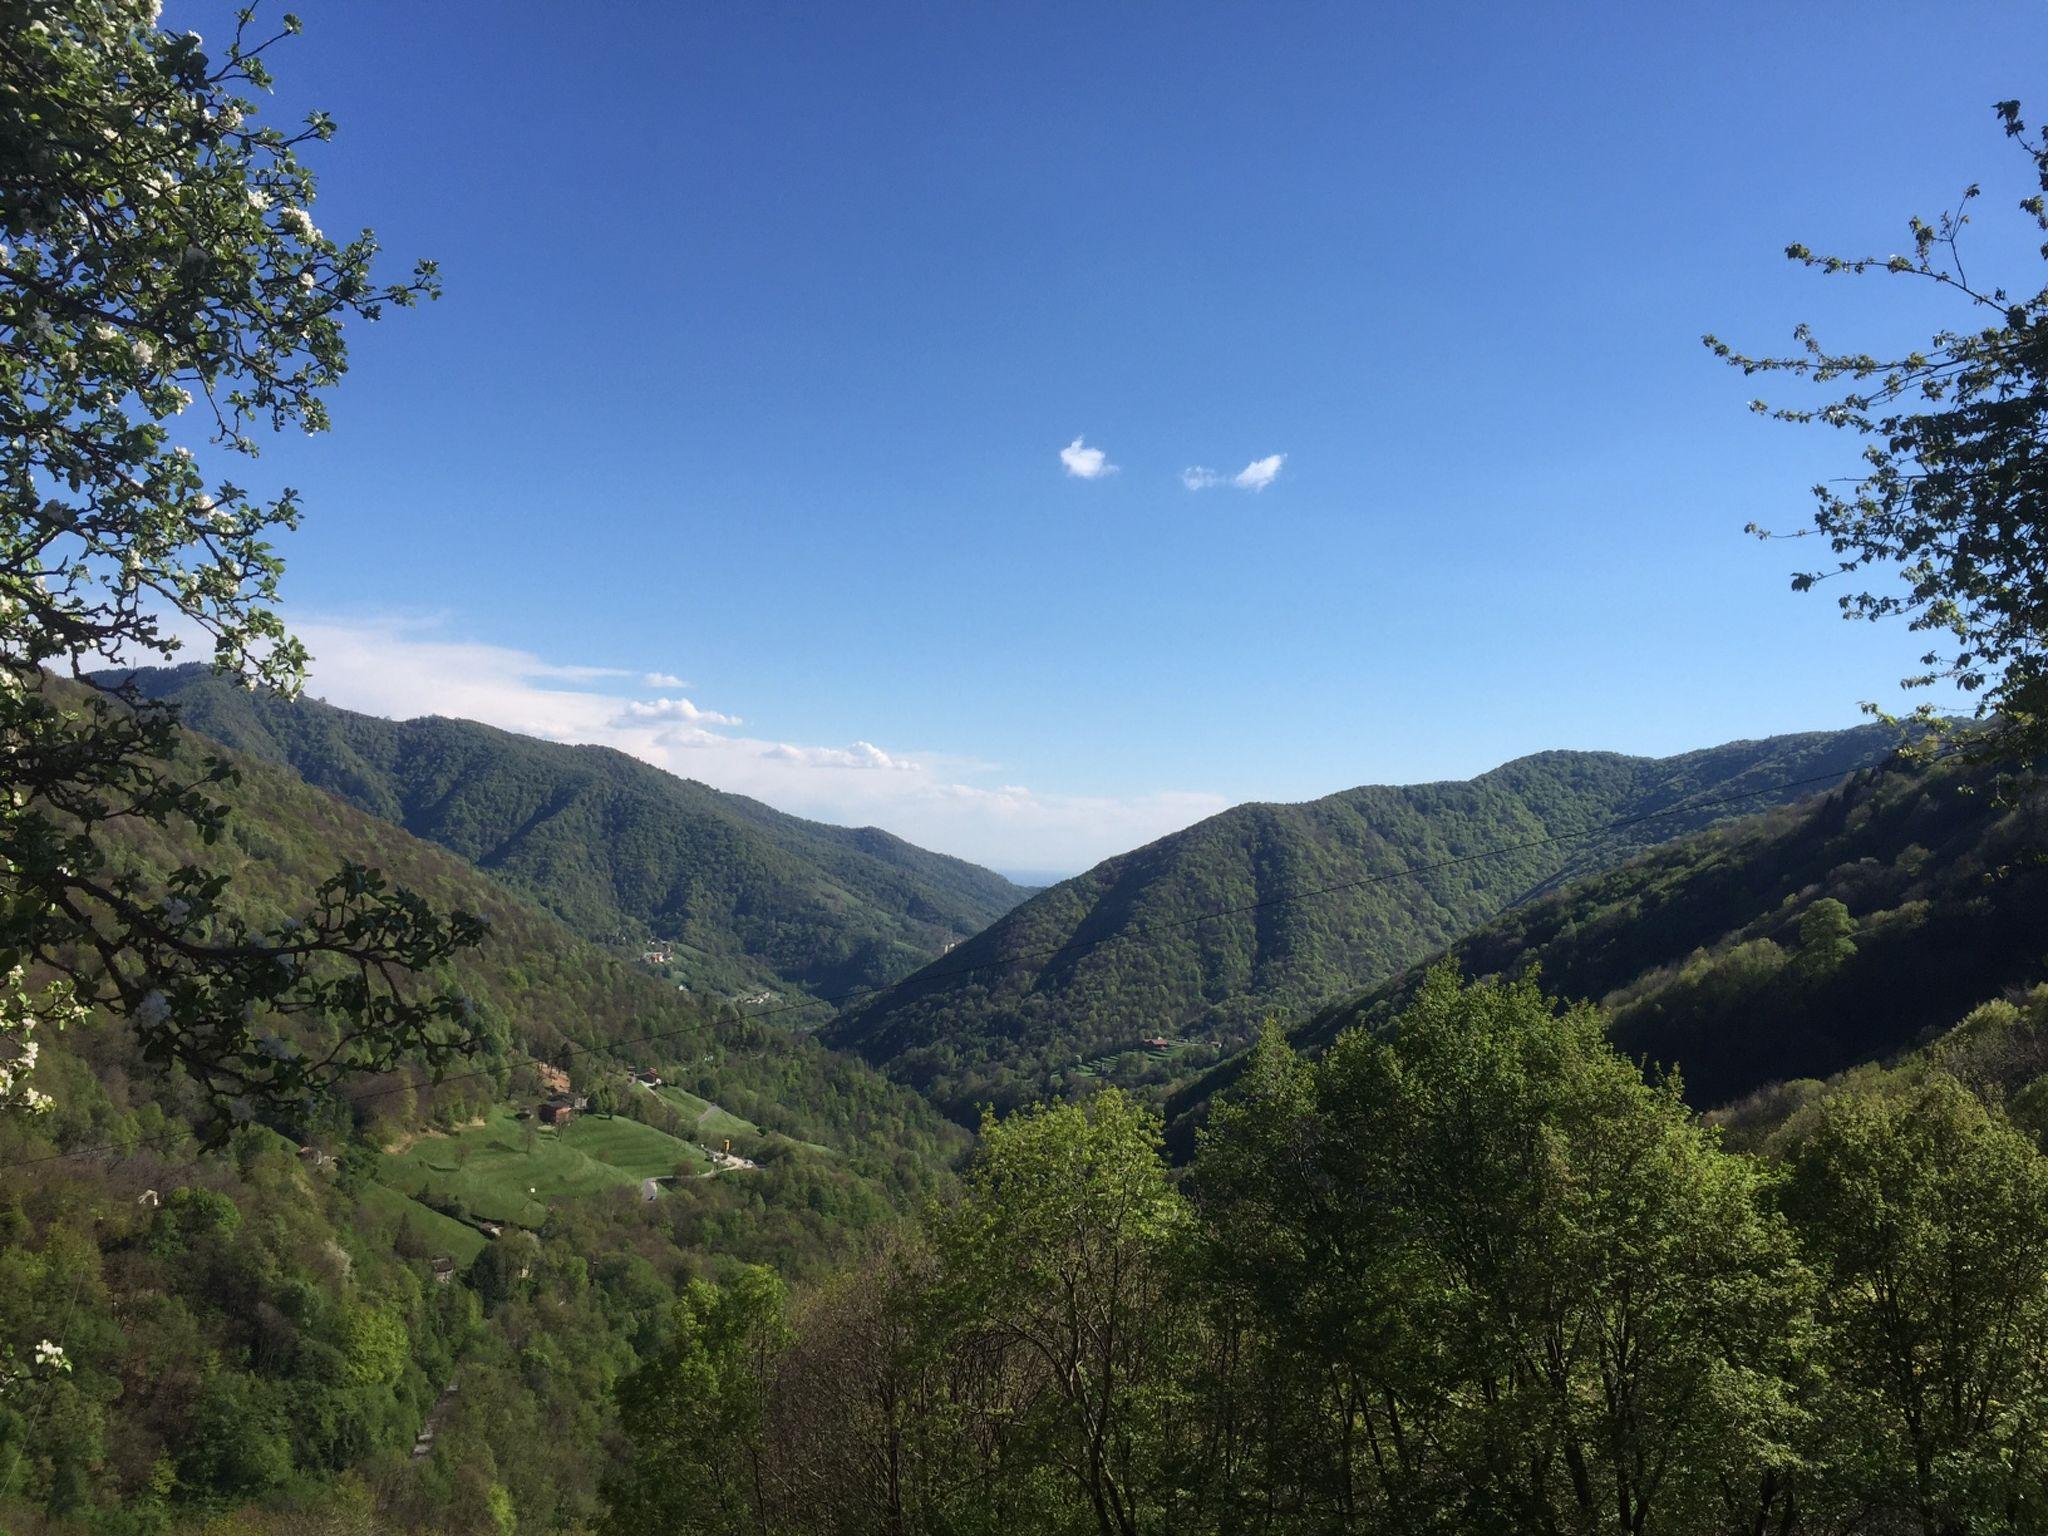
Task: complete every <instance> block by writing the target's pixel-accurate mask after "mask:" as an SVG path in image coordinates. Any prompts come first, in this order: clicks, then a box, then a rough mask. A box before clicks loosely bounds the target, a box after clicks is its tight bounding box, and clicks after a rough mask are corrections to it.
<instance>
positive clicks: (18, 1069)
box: [0, 0, 476, 1107]
mask: <svg viewBox="0 0 2048 1536" xmlns="http://www.w3.org/2000/svg"><path fill="white" fill-rule="evenodd" d="M155 23H156V7H155V6H153V5H146V4H143V3H142V0H95V3H88V4H80V5H61V6H60V5H55V4H48V3H39V0H16V3H13V4H10V5H8V6H6V7H5V8H4V9H0V336H4V338H5V344H4V346H0V487H4V493H0V494H4V500H0V751H4V753H5V756H6V761H7V791H8V792H7V794H6V796H5V798H4V800H0V975H5V976H6V977H7V982H6V990H5V992H4V994H0V1009H4V1012H0V1038H11V1050H10V1055H11V1057H12V1060H11V1064H10V1066H9V1068H8V1072H7V1076H8V1082H7V1084H6V1088H5V1090H4V1091H5V1095H6V1098H7V1100H8V1101H10V1102H13V1103H17V1104H21V1105H28V1106H29V1107H33V1101H31V1100H30V1099H29V1097H28V1093H27V1091H26V1088H25V1085H24V1083H23V1082H22V1080H21V1079H22V1075H23V1072H24V1070H25V1067H26V1065H27V1064H28V1061H29V1059H30V1058H29V1053H28V1049H27V1047H28V1045H29V1044H30V1043H31V1042H30V1036H31V1033H32V1031H33V1029H34V1027H35V1026H36V1024H38V1023H41V1022H48V1023H53V1024H58V1025H62V1024H64V1023H68V1022H73V1021H76V1020H77V1019H78V1018H80V1017H82V1013H83V1010H84V1009H85V1008H86V1007H88V1006H90V1005H92V1004H95V1003H109V1004H112V1005H115V1006H118V1007H119V1008H121V1009H122V1010H123V1011H125V1012H127V1013H128V1014H130V1015H131V1016H132V1017H133V1018H134V1020H135V1027H136V1029H137V1031H138V1033H139V1034H140V1035H141V1037H142V1038H143V1039H144V1041H145V1043H146V1046H147V1049H148V1051H149V1053H150V1055H151V1058H152V1059H153V1060H155V1061H157V1062H159V1063H170V1062H176V1063H178V1064H179V1065H181V1066H182V1067H183V1068H185V1069H186V1071H188V1072H189V1073H191V1074H192V1075H193V1076H194V1077H195V1079H196V1080H198V1081H199V1082H200V1083H201V1084H203V1085H204V1086H205V1087H206V1088H207V1089H208V1090H209V1091H210V1092H212V1093H213V1094H214V1096H215V1097H216V1099H219V1100H226V1099H229V1098H231V1097H243V1096H258V1097H267V1098H270V1099H273V1100H275V1099H283V1098H290V1097H295V1096H298V1095H300V1094H302V1093H303V1092H304V1091H305V1090H306V1089H307V1088H309V1087H311V1086H314V1085H317V1084H318V1083H320V1082H323V1081H326V1080H328V1079H329V1078H331V1077H333V1076H336V1075H340V1074H344V1073H347V1072H350V1071H356V1070H361V1069H364V1068H371V1067H376V1066H380V1065H385V1064H388V1063H389V1062H390V1061H392V1060H394V1059H395V1058H396V1057H397V1056H399V1055H401V1054H408V1053H410V1054H418V1053H423V1052H424V1053H428V1054H445V1053H447V1052H450V1051H452V1050H453V1049H455V1048H456V1047H457V1046H458V1045H459V1044H460V1042H461V1041H462V1039H463V1038H464V1031H463V1029H462V1025H463V1024H464V1023H465V1020H464V1018H463V1016H462V1010H461V1005H460V1001H459V999H458V998H456V997H454V996H453V995H429V994H422V993H418V992H415V991H413V990H412V989H410V988H409V987H408V986H407V985H406V984H405V977H406V975H407V974H408V973H409V972H411V971H414V970H417V969H420V968H422V967H426V966H430V965H433V964H435V963H437V962H438V961H440V960H441V959H443V958H445V957H446V956H448V955H450V954H452V953H454V952H456V951H458V950H460V949H461V948H463V947H464V946H465V945H467V944H468V943H470V942H473V940H474V939H475V937H476V932H475V929H474V927H473V925H472V924H471V923H470V921H469V920H468V919H467V918H466V917H464V916H463V915H461V914H456V915H455V916H454V917H452V918H448V919H443V918H440V917H438V916H436V915H435V914H434V913H432V912H431V911H429V910H427V909H426V908H425V907H424V906H422V905H421V904H420V903H419V902H418V901H417V900H416V899H415V898H414V897H413V896H412V895H411V894H410V893H408V892H406V891H403V890H394V889H390V888H388V887H387V886H386V885H385V884H384V883H383V882H382V880H381V879H380V878H379V877H377V876H376V875H374V874H372V873H371V872H369V871H367V870H365V869H363V868H361V867H359V866H356V865H353V864H345V865H343V867H342V868H341V869H340V871H339V872H338V873H336V874H335V875H334V876H333V878H332V879H331V880H330V881H329V882H327V883H326V884H324V885H322V886H321V887H319V889H318V890H317V891H316V893H315V895H314V898H313V900H312V902H311V904H310V906H309V907H308V908H307V909H306V910H305V911H304V912H303V913H301V914H299V915H297V916H296V917H295V918H294V919H293V920H292V926H290V927H288V928H287V927H278V928H273V929H267V930H258V929H251V928H249V927H246V926H244V925H243V924H241V923H240V922H239V921H238V920H237V919H235V918H234V917H233V916H232V915H231V913H230V912H229V910H228V909H227V908H226V907H225V906H224V905H223V901H222V896H223V889H222V886H221V884H220V882H219V880H218V878H217V876H216V875H215V874H214V873H213V872H211V871H210V870H208V869H206V868H204V867H202V866H200V865H198V864H192V865H186V866H183V867H181V868H179V869H176V870H174V871H170V872H169V873H168V877H167V878H166V879H165V880H164V881H163V882H161V883H160V884H159V885H156V886H153V887H145V886H142V885H139V884H136V883H133V882H130V881H127V880H125V879H123V878H121V877H118V876H113V875H110V874H109V872H108V871H107V870H106V868H105V861H104V854H103V847H102V845H103V842H104V839H105V837H106V835H107V831H108V829H109V828H110V827H112V826H115V825H117V824H120V823H123V822H126V821H143V822H149V823H154V824H158V825H165V824H169V823H171V822H174V821H176V822H187V823H190V824H191V825H192V826H193V827H194V828H195V829H196V830H197V832H198V834H199V838H200V840H201V841H202V842H206V843H210V842H212V841H213V840H214V839H215V838H216V837H217V836H218V835H219V830H220V825H221V819H222V816H223V815H224V811H223V807H222V805H221V803H220V802H219V800H218V799H217V791H218V790H219V789H220V788H221V787H222V785H223V783H224V781H225V779H226V777H227V774H228V770H227V769H226V768H225V767H224V766H223V765H221V764H218V763H213V762H202V763H199V764H197V765H188V770H189V771H186V772H182V773H180V772H176V771H174V770H173V767H172V762H171V759H172V757H173V747H174V744H175V738H174V731H173V723H172V720H171V718H170V716H169V713H168V712H166V711H164V710H161V709H154V708H140V709H136V708H130V707H127V705H129V704H132V703H133V702H134V700H133V699H130V698H122V699H118V700H117V699H109V698H107V697H100V696H82V695H80V694H78V693H76V692H75V691H74V692H60V691H56V690H55V689H54V684H53V681H52V679H51V676H50V674H49V673H48V672H46V671H45V668H46V667H57V668H66V667H68V668H70V669H71V670H73V671H74V672H77V671H79V670H80V669H81V667H83V666H85V665H88V664H90V663H92V662H94V661H95V660H97V661H100V662H105V661H112V660H117V659H124V658H125V659H130V660H132V659H134V658H135V657H138V656H146V655H169V654H170V653H172V652H174V651H176V650H178V649H179V647H180V646H181V644H182V643H183V640H182V637H181V635H180V633H179V631H180V630H181V629H183V630H185V631H187V632H196V633H198V634H201V635H204V636H205V637H207V638H208V639H209V640H210V641H211V642H212V645H213V651H214V664H215V666H216V667H217V668H219V669H220V670H222V671H223V672H230V673H234V674H236V675H238V676H239V675H247V676H250V677H253V678H256V679H260V680H262V681H263V682H264V683H266V684H268V685H271V686H274V687H280V688H284V689H287V690H289V689H291V688H294V687H296V686H297V683H298V681H299V679H300V676H301V674H302V670H303V665H304V661H305V656H304V652H303V651H302V650H301V649H300V648H299V647H298V645H297V644H296V643H294V642H293V641H292V640H291V639H290V638H289V636H288V635H287V634H286V633H285V631H284V628H283V626H282V624H281V623H280V621H279V620H278V618H277V615H276V613H275V612H274V611H273V609H272V607H271V604H273V603H274V602H275V600H276V595H277V578H278V574H279V571H280V570H281V566H280V563H279V561H278V559H277V557H276V555H275V554H274V552H273V551H272V549H271V547H270V544H269V543H268V538H269V537H270V535H271V534H272V533H273V532H274V531H276V530H278V529H288V528H291V527H293V526H295V525H296V523H297V521H298V518H299V511H300V509H299V503H298V499H297V497H296V495H295V494H294V493H293V492H290V491H286V492H284V493H283V494H281V495H280V496H278V497H277V498H276V499H274V500H271V501H269V502H261V501H258V500H257V499H255V498H253V497H252V496H250V495H249V494H247V493H246V492H244V491H243V490H242V489H241V488H240V487H238V486H236V485H235V484H233V483H232V482H230V481H226V480H221V481H218V482H214V483H212V484H211V485H210V486H209V482H208V481H207V480H206V478H205V476H204V475H203V473H202V471H201V469H200V466H199V463H198V461H197V460H196V459H195V458H194V456H193V452H192V449H191V447H190V446H189V445H188V444H187V443H186V442H184V441H182V440H181V437H182V436H184V435H188V434H183V433H181V432H180V431H179V430H178V428H177V424H176V418H177V417H179V416H180V415H181V414H182V413H183V412H184V411H185V410H186V408H187V407H188V406H190V405H191V404H192V403H193V402H194V400H195V399H198V400H200V401H203V403H204V411H205V415H206V416H207V418H208V429H210V431H211V434H212V441H213V444H214V445H215V446H216V447H217V448H219V449H221V450H223V451H224V452H227V453H235V454H244V455H253V454H254V453H255V452H256V450H257V441H256V438H255V437H254V436H253V435H252V434H253V433H255V432H256V431H258V430H260V429H262V428H268V429H270V430H273V431H276V430H281V429H283V428H285V427H288V426H295V427H301V428H303V429H305V430H306V431H308V432H317V431H320V430H322V429H323V428H324V427H325V426H326V425H327V415H326V408H325V405H324V403H323V396H324V394H325V393H326V391H327V390H328V389H330V388H331V387H332V386H333V385H334V384H336V383H337V382H338V381H339V380H340V378H341V376H342V373H343V372H344V370H345V369H346V366H347V351H346V348H345V347H344V345H343V340H342V326H343V323H344V321H345V320H347V319H350V318H354V319H360V320H366V321H367V320H374V319H376V318H377V317H378V315H379V314H380V313H382V312H383V310H384V309H385V308H386V307H387V306H390V305H409V304H411V303H413V302H414V301H415V300H416V299H417V298H419V297H420V296H422V295H430V294H432V293H433V292H434V291H435V278H434V273H433V269H432V267H431V265H430V264H422V265H421V266H420V267H419V268H417V269H416V270H415V272H414V274H413V276H412V277H411V279H410V280H409V281H406V282H403V283H399V284H395V285H385V284H380V283H379V282H378V281H377V280H376V279H375V278H373V276H372V275H371V262H372V258H373V257H374V255H375V253H376V249H377V247H376V242H375V240H374V239H373V238H372V237H371V236H370V235H369V234H368V233H367V232H365V233H364V234H363V235H362V236H361V237H360V238H358V239H356V240H353V241H350V242H347V243H345V244H343V243H337V242H336V241H333V240H330V239H329V238H327V237H326V236H325V235H323V234H322V233H321V232H320V230H319V229H318V228H317V227H316V226H315V225H314V223H313V219H312V216H311V213H310V211H309V210H310V208H311V206H312V204H313V199H314V191H315V188H314V182H313V177H312V174H311V172H310V171H309V170H308V169H307V167H306V166H305V164H304V163H303V162H302V161H301V160H300V158H299V150H300V149H301V148H302V147H303V146H304V145H306V144H307V143H309V142H312V141H317V140H322V139H325V138H327V137H328V136H329V135H330V134H331V133H332V131H333V125H332V124H331V123H330V122H329V121H328V120H327V119H326V118H325V117H323V116H321V115H319V114H314V115H313V116H312V117H310V118H309V119H308V120H307V122H306V123H305V125H304V127H303V128H301V129H298V130H292V131H288V130H285V129H280V128H276V127H272V126H269V125H266V124H262V123H259V122H257V121H256V103H255V102H254V101H253V100H252V99H250V97H249V96H248V95H246V94H244V93H245V92H260V91H263V90H265V89H266V88H267V87H268V85H269V79H270V77H269V74H268V70H267V67H266V65H265V63H264V55H265V53H266V52H267V51H268V49H269V47H270V42H262V41H256V40H254V39H253V38H252V36H251V29H252V27H253V25H254V18H253V13H249V12H244V13H242V14H241V15H240V17H239V19H238V21H237V25H236V30H235V33H234V35H233V37H232V38H231V39H230V40H229V42H228V44H227V46H226V47H225V48H224V49H223V50H222V52H221V53H220V55H219V56H218V57H217V58H209V56H208V55H207V54H206V53H205V52H203V51H202V49H201V45H200V40H199V39H198V38H197V37H195V36H193V35H192V34H190V33H187V34H185V35H183V36H179V37H173V36H171V35H169V34H168V33H166V32H164V31H162V30H160V29H159V28H158V27H157V26H156V24H155ZM283 25H284V30H285V31H287V32H290V31H296V30H297V22H296V21H295V20H293V19H291V18H289V17H287V18H285V21H284V24H283ZM275 40H276V39H272V40H271V42H274V41H275Z"/></svg>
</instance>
